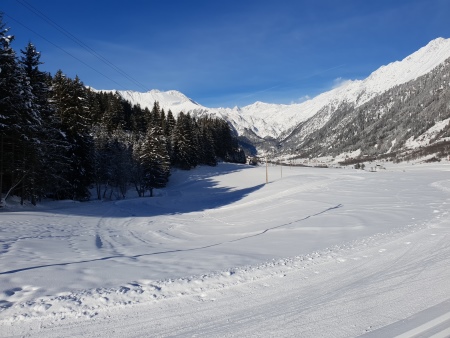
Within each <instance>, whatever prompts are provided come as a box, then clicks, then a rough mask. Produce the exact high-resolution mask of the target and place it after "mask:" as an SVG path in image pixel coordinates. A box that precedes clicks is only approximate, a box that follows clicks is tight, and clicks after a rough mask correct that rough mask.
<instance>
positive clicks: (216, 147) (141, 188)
mask: <svg viewBox="0 0 450 338" xmlns="http://www.w3.org/2000/svg"><path fill="white" fill-rule="evenodd" d="M13 40H14V37H13V36H11V35H9V31H8V28H6V25H5V23H4V21H3V18H2V16H1V14H0V193H1V194H0V196H1V199H0V205H1V204H2V202H3V201H4V200H5V199H7V198H8V197H9V196H12V195H15V196H19V197H20V199H21V202H22V203H24V202H25V201H28V202H30V203H32V204H36V203H38V202H39V200H41V199H42V198H53V199H73V200H87V199H90V198H96V199H119V198H125V197H126V195H127V191H128V190H129V189H135V190H136V192H137V194H138V195H139V196H152V195H153V189H155V188H162V187H164V186H165V185H166V184H167V182H168V180H169V177H170V171H171V169H172V168H178V169H180V170H189V169H192V168H194V167H196V166H197V165H209V166H215V165H216V164H217V161H220V160H224V161H230V162H241V163H242V162H245V155H244V152H243V151H242V150H241V149H240V148H239V146H238V143H237V140H236V138H235V136H234V135H233V132H232V130H231V128H230V126H229V125H228V123H227V122H226V121H224V120H222V119H219V118H214V117H210V116H202V117H193V116H191V115H190V114H189V113H182V112H181V113H179V114H178V116H174V114H173V113H172V112H171V111H170V110H168V111H164V109H162V108H161V107H160V106H159V104H158V102H155V103H154V106H153V108H152V109H151V110H150V109H148V108H143V107H140V106H139V105H132V104H131V103H130V102H128V101H125V100H124V99H123V98H121V97H120V96H119V95H118V94H115V93H112V92H108V93H107V92H97V91H95V90H92V89H91V88H88V87H87V86H85V85H84V84H83V82H82V80H81V79H79V78H78V77H75V78H74V79H72V78H69V77H67V76H65V75H64V73H63V71H62V70H59V71H57V72H56V73H55V74H53V75H52V74H50V73H48V72H44V71H42V70H40V65H41V64H42V63H43V62H42V61H41V54H40V53H39V52H38V50H37V48H36V47H35V46H34V45H33V43H31V42H30V43H29V44H28V45H27V46H25V47H24V48H23V49H21V50H20V52H16V51H15V50H14V49H13V48H12V46H11V43H12V42H13Z"/></svg>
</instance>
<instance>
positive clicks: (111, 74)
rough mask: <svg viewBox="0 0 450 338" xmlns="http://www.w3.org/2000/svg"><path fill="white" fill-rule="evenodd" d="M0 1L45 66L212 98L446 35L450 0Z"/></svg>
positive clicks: (288, 93) (270, 97)
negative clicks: (87, 48) (69, 35)
mask: <svg viewBox="0 0 450 338" xmlns="http://www.w3.org/2000/svg"><path fill="white" fill-rule="evenodd" d="M27 4H28V5H27ZM30 5H31V7H30ZM30 8H31V10H30ZM36 9H37V10H38V11H39V12H37V11H36ZM0 10H1V11H3V12H4V13H5V15H4V22H5V23H6V24H7V26H8V27H10V28H11V30H10V33H11V34H12V35H15V37H16V39H15V41H14V43H13V47H14V49H15V50H16V51H17V52H19V51H20V49H23V48H24V46H25V45H26V44H27V43H28V42H29V41H31V42H33V43H34V44H35V45H36V47H37V49H38V50H39V51H41V53H42V57H41V61H43V62H44V65H42V69H44V70H46V71H50V72H51V73H52V74H54V73H55V72H56V71H57V70H58V69H61V70H62V71H63V72H64V73H65V74H67V75H68V76H70V77H75V75H78V76H79V77H80V79H81V80H82V81H83V82H84V83H85V84H86V85H89V86H92V87H94V88H96V89H120V90H123V89H131V90H137V91H147V90H150V89H159V90H164V91H165V90H171V89H175V90H179V91H181V92H182V93H184V94H185V95H187V96H188V97H190V98H191V99H193V100H195V101H197V102H199V103H200V104H202V105H204V106H208V107H220V106H222V107H233V106H236V105H237V106H245V105H248V104H251V103H253V102H255V101H263V102H269V103H285V104H289V103H293V102H301V101H302V100H304V99H305V98H308V97H314V96H315V95H318V94H320V93H321V92H324V91H326V90H329V89H331V88H332V87H333V86H335V85H336V84H337V83H339V82H340V81H342V80H346V79H362V78H365V77H367V76H368V75H369V74H370V73H371V72H372V71H374V70H376V69H377V68H378V67H380V66H381V65H385V64H388V63H390V62H393V61H396V60H401V59H403V58H404V57H406V56H407V55H409V54H411V53H413V52H414V51H416V50H418V49H419V48H420V47H423V46H424V45H426V44H427V43H428V42H429V41H431V40H433V39H435V38H438V37H444V38H448V37H450V21H449V17H450V1H447V0H409V1H407V0H377V1H371V0H370V1H369V0H339V1H338V0H310V1H303V0H273V1H268V0H240V1H235V0H228V1H220V0H217V1H216V0H189V1H187V0H171V1H161V0H159V1H154V0H142V1H139V0H128V1H116V0H108V1H106V0H89V1H86V0H77V1H61V0H46V1H38V0H2V2H1V4H0ZM39 13H43V14H44V15H45V18H46V20H45V19H43V18H42V16H41V17H40V16H39V15H38V14H39ZM48 19H50V20H48ZM49 22H51V23H56V24H57V25H59V26H60V27H62V28H63V29H64V30H65V31H66V32H68V33H70V34H71V35H72V36H74V37H76V38H77V39H78V42H81V43H82V44H84V45H86V46H88V47H89V48H91V50H90V51H91V52H92V51H94V52H95V53H97V55H101V57H103V58H104V59H103V61H102V60H100V59H99V58H98V57H96V56H95V55H93V54H92V53H91V52H89V51H88V50H86V49H85V48H82V46H80V44H79V43H77V42H76V41H74V40H73V39H70V38H69V37H67V35H65V34H63V33H62V32H61V31H59V30H57V29H56V28H55V27H54V26H53V25H51V24H50V23H49ZM24 26H26V27H27V28H26V27H24ZM62 49H63V50H64V51H63V50H62ZM69 54H70V55H69ZM71 55H72V56H74V57H75V58H73V57H72V56H71ZM80 60H81V61H80ZM105 60H106V61H105ZM108 64H109V65H108ZM111 64H112V65H113V66H110V65H111ZM117 68H119V69H120V70H121V71H117ZM123 73H125V74H126V76H124V75H123ZM130 78H131V79H130Z"/></svg>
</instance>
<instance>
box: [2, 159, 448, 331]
mask: <svg viewBox="0 0 450 338" xmlns="http://www.w3.org/2000/svg"><path fill="white" fill-rule="evenodd" d="M373 165H375V164H373ZM383 165H385V166H386V164H384V163H383ZM449 172H450V165H449V164H447V163H444V164H429V165H406V164H405V165H402V166H393V165H390V166H389V165H387V170H385V171H379V172H366V171H355V170H352V169H315V168H289V167H283V169H281V167H276V166H274V167H269V172H268V173H269V180H270V182H269V184H264V183H265V168H264V167H249V166H244V165H231V164H220V165H219V166H218V167H214V168H210V167H200V168H197V169H195V170H193V171H186V172H185V171H176V172H174V173H173V175H172V177H171V181H170V184H169V186H168V187H167V188H166V189H163V190H159V191H158V194H157V195H158V196H157V197H154V198H129V199H126V200H122V201H115V202H87V203H73V202H58V203H55V202H52V203H46V204H43V205H41V206H39V207H37V208H31V207H24V208H20V207H19V206H14V205H13V203H12V202H11V201H9V208H10V209H7V210H2V211H0V336H1V337H6V336H32V337H34V336H37V337H63V336H70V337H77V336H79V337H81V336H83V337H99V336H108V337H166V336H170V337H187V336H202V337H356V336H359V335H366V337H393V336H399V337H411V336H415V335H418V336H421V337H422V336H424V337H425V336H426V337H435V338H436V337H448V336H449V333H450V332H449V330H450V329H449V328H450V283H449V280H450V268H449V267H450V214H449V205H450V204H449V203H450V179H449Z"/></svg>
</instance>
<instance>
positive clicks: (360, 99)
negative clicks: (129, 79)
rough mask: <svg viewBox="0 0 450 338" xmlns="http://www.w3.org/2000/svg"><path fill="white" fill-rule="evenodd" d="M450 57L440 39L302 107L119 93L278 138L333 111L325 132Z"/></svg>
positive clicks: (135, 100) (446, 41)
mask: <svg viewBox="0 0 450 338" xmlns="http://www.w3.org/2000/svg"><path fill="white" fill-rule="evenodd" d="M449 57H450V39H444V38H437V39H435V40H433V41H431V42H429V43H428V44H427V45H426V46H424V47H422V48H420V49H419V50H418V51H416V52H414V53H413V54H411V55H409V56H407V57H405V58H404V59H403V60H401V61H395V62H392V63H390V64H388V65H385V66H381V67H380V68H379V69H377V70H375V71H374V72H372V73H371V74H370V75H369V76H368V77H367V78H366V79H364V80H346V81H344V82H343V83H342V84H341V85H340V86H338V87H336V88H333V89H331V90H330V91H327V92H325V93H322V94H320V95H318V96H316V97H314V98H312V99H309V100H307V101H305V102H302V103H297V104H271V103H264V102H260V101H258V102H255V103H253V104H250V105H248V106H245V107H241V108H239V107H234V108H207V107H204V106H202V105H200V104H198V103H197V102H195V101H193V100H191V99H190V98H188V97H186V96H185V95H184V94H182V93H180V92H179V91H176V90H170V91H166V92H163V91H159V90H156V89H154V90H151V91H149V92H147V93H139V92H132V91H119V94H120V95H122V96H123V98H125V99H126V100H128V101H130V102H131V103H133V104H137V103H139V104H140V105H141V107H149V108H150V109H151V108H152V107H153V104H154V102H155V101H158V102H159V104H160V106H161V107H162V108H164V109H165V110H166V111H167V110H168V109H171V110H172V112H173V113H174V114H178V113H179V112H180V111H183V112H203V113H204V112H208V113H210V114H212V115H215V116H220V117H222V118H224V119H226V120H228V121H229V122H230V123H231V124H232V125H233V127H234V128H235V129H236V131H237V132H238V133H239V134H242V133H244V132H245V131H246V130H251V131H253V132H254V133H255V134H256V135H257V136H259V137H261V138H264V137H267V136H270V137H273V138H278V137H280V135H283V134H284V135H286V134H287V133H289V132H290V131H291V130H292V129H293V128H295V127H296V126H297V125H299V123H302V122H304V121H306V120H308V119H310V118H311V117H313V116H314V115H316V114H318V113H319V112H323V111H324V110H325V111H326V110H327V111H328V113H327V114H322V115H323V116H322V118H321V120H320V121H319V120H317V121H316V122H315V124H314V128H320V127H321V126H323V125H324V124H325V123H326V122H327V121H328V119H329V117H330V116H331V115H332V112H333V110H334V109H335V108H336V107H337V106H338V105H339V104H341V103H344V102H345V103H349V104H352V105H354V106H355V107H358V106H360V105H362V104H364V103H366V102H367V101H369V100H370V99H372V98H374V97H375V96H377V95H380V94H382V93H384V92H385V91H387V90H389V89H390V88H393V87H394V86H397V85H400V84H403V83H406V82H408V81H411V80H414V79H416V78H417V77H419V76H421V75H424V74H426V73H428V72H430V71H431V70H433V69H434V68H435V67H436V66H438V65H439V64H441V63H443V62H444V61H445V60H446V59H448V58H449Z"/></svg>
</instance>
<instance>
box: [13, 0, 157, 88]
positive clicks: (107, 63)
mask: <svg viewBox="0 0 450 338" xmlns="http://www.w3.org/2000/svg"><path fill="white" fill-rule="evenodd" d="M16 1H17V2H18V3H19V4H21V5H22V6H24V7H25V8H27V9H28V10H29V11H31V12H33V13H34V14H35V15H37V16H39V17H40V18H41V19H42V20H44V21H46V22H47V23H48V24H50V25H51V26H53V28H55V29H56V30H58V31H59V32H60V33H62V34H64V35H65V36H66V37H68V38H69V39H71V40H72V41H73V42H75V43H76V44H77V45H79V46H80V47H81V48H83V49H84V50H86V51H87V52H88V53H90V54H91V55H93V56H94V57H96V58H97V59H98V60H100V61H101V62H102V63H104V64H105V65H107V66H108V67H110V68H112V69H113V70H115V71H116V72H118V73H119V74H120V75H122V76H123V77H125V78H127V79H128V80H129V81H131V82H133V83H134V84H135V85H137V86H138V87H140V88H141V89H143V90H144V91H147V90H148V88H147V87H146V86H145V85H143V84H142V83H140V82H139V81H137V80H136V79H134V78H133V77H132V76H131V75H129V74H128V73H126V72H125V71H124V70H122V69H121V68H119V67H117V66H116V65H115V64H114V63H112V62H111V61H109V60H108V59H106V58H105V57H104V56H102V55H101V54H99V53H98V52H96V51H95V50H94V49H93V48H91V47H89V46H88V45H87V44H85V43H84V42H83V41H81V40H80V39H78V38H77V37H76V36H75V35H73V34H72V33H70V32H69V31H67V30H66V29H64V28H63V27H61V26H60V25H59V24H58V23H56V22H55V21H54V20H52V19H51V18H49V17H48V16H47V15H45V14H44V13H42V12H41V11H40V10H38V9H37V8H35V7H33V6H32V5H31V4H29V3H28V2H27V1H26V0H16Z"/></svg>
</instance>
